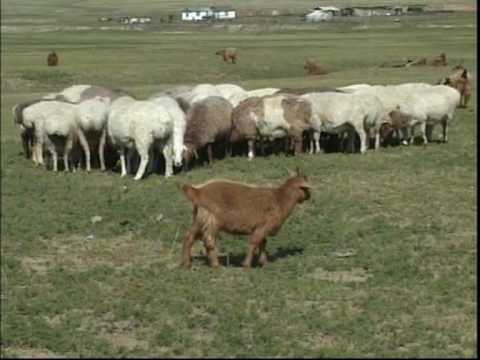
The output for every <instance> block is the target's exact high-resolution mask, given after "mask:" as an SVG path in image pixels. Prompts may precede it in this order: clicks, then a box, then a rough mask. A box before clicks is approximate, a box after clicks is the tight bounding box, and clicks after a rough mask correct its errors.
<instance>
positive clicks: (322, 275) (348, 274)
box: [307, 267, 373, 282]
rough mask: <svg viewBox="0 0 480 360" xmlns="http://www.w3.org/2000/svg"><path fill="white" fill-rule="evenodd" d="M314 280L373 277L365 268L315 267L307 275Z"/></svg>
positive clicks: (357, 280) (364, 278)
mask: <svg viewBox="0 0 480 360" xmlns="http://www.w3.org/2000/svg"><path fill="white" fill-rule="evenodd" d="M307 276H308V277H309V278H312V279H315V280H326V281H333V282H365V281H367V280H368V278H370V277H373V275H372V274H368V273H367V272H366V271H365V269H361V268H353V269H352V270H350V271H328V270H324V269H323V268H321V267H320V268H316V269H315V270H314V271H313V272H312V273H310V274H308V275H307Z"/></svg>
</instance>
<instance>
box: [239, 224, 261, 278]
mask: <svg viewBox="0 0 480 360" xmlns="http://www.w3.org/2000/svg"><path fill="white" fill-rule="evenodd" d="M264 238H265V235H264V233H263V231H256V232H254V233H253V234H252V235H251V236H250V242H249V244H248V249H247V256H246V257H245V261H244V262H243V267H244V269H245V270H248V269H250V267H251V266H252V259H253V254H254V253H255V250H256V249H257V248H258V247H259V246H260V244H261V243H262V241H263V239H264Z"/></svg>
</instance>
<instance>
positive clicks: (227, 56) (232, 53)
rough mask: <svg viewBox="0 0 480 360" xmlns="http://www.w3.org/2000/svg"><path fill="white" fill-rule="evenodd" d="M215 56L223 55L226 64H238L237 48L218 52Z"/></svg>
mask: <svg viewBox="0 0 480 360" xmlns="http://www.w3.org/2000/svg"><path fill="white" fill-rule="evenodd" d="M215 55H221V56H222V57H223V61H225V62H226V63H228V62H230V63H232V64H236V63H237V49H236V48H231V47H230V48H226V49H222V50H218V51H217V52H216V53H215Z"/></svg>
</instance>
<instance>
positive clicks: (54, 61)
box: [47, 51, 58, 66]
mask: <svg viewBox="0 0 480 360" xmlns="http://www.w3.org/2000/svg"><path fill="white" fill-rule="evenodd" d="M47 65H48V66H57V65H58V55H57V53H56V52H55V51H52V52H51V53H50V54H48V56H47Z"/></svg>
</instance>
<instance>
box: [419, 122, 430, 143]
mask: <svg viewBox="0 0 480 360" xmlns="http://www.w3.org/2000/svg"><path fill="white" fill-rule="evenodd" d="M420 132H421V135H422V140H423V146H425V145H427V143H428V141H427V135H426V133H427V123H426V122H425V121H424V122H422V124H421V125H420Z"/></svg>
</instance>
